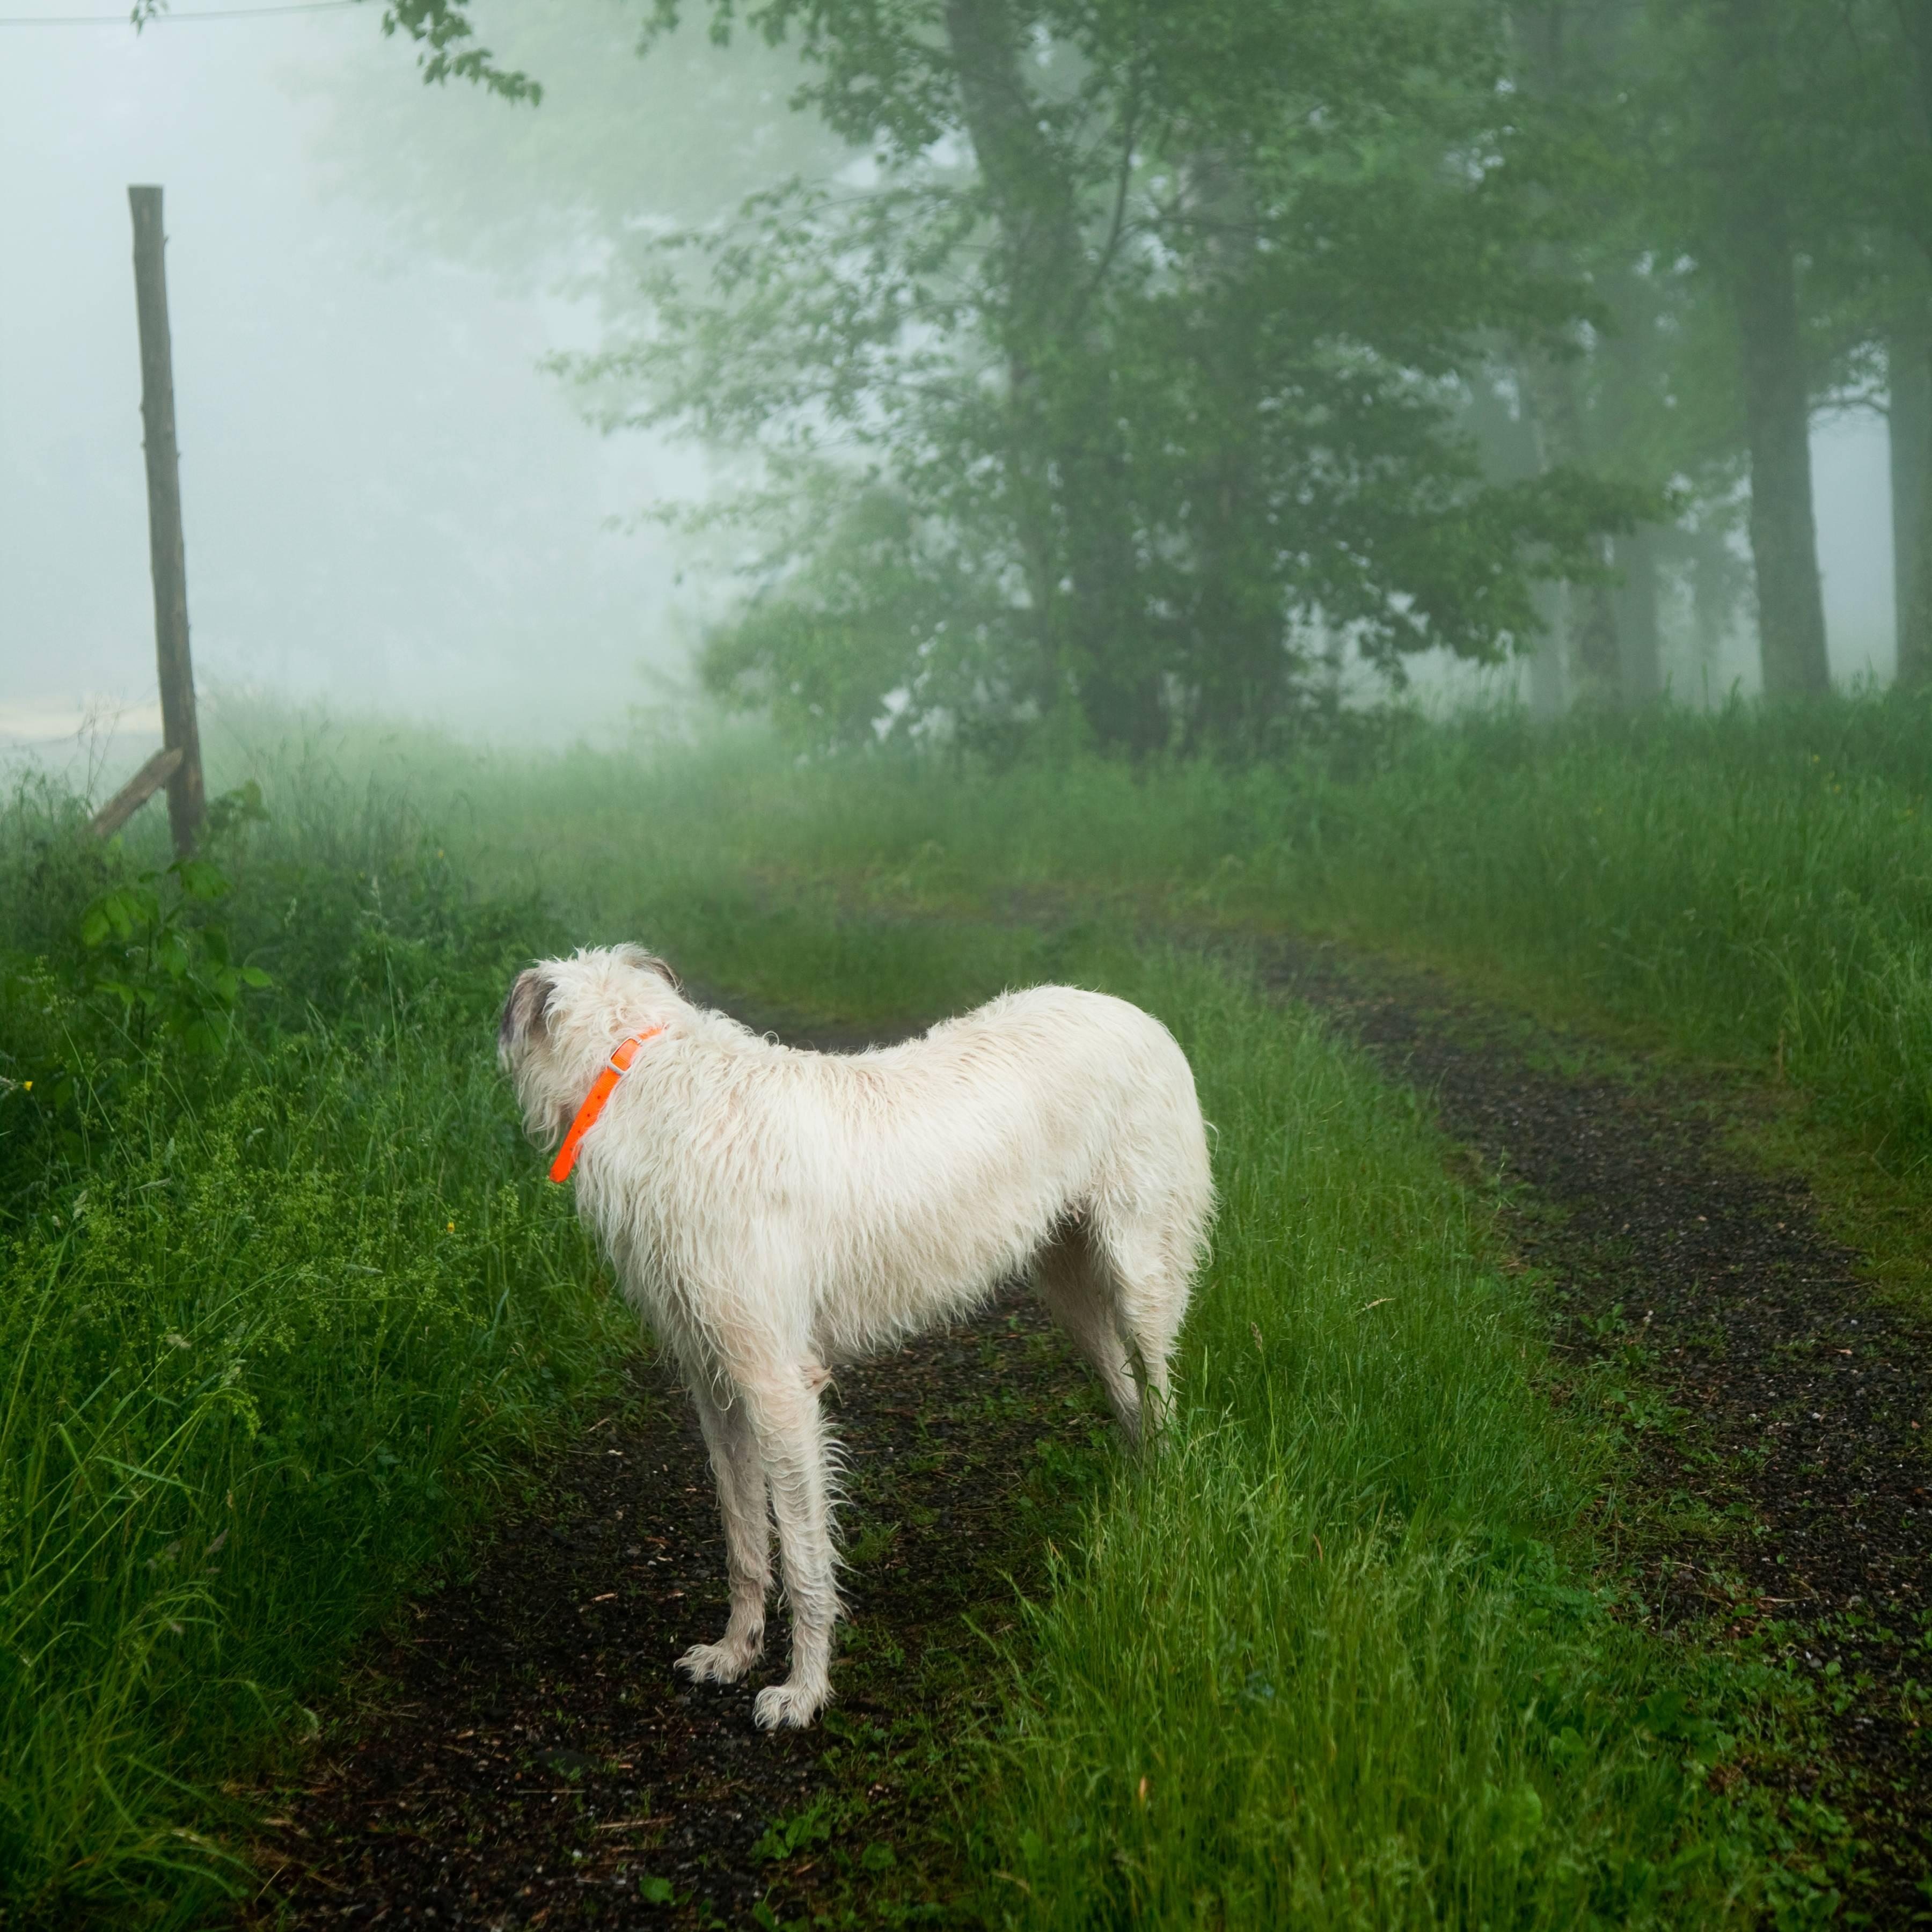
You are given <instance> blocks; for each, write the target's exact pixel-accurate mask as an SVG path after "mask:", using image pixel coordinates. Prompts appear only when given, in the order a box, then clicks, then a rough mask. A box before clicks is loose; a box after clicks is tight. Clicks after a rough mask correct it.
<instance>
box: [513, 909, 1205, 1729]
mask: <svg viewBox="0 0 1932 1932" xmlns="http://www.w3.org/2000/svg"><path fill="white" fill-rule="evenodd" d="M499 1058H501V1060H502V1063H503V1064H504V1066H505V1067H506V1068H507V1069H508V1070H509V1071H510V1073H511V1074H512V1076H514V1079H515V1082H516V1088H517V1099H518V1100H519V1101H520V1103H521V1105H522V1108H523V1118H524V1121H525V1123H526V1125H527V1126H528V1127H529V1131H530V1133H531V1134H532V1136H533V1137H535V1138H537V1139H541V1140H544V1141H546V1142H550V1143H554V1142H556V1141H557V1140H558V1139H559V1137H562V1139H563V1141H564V1148H563V1151H562V1154H559V1157H558V1161H557V1165H556V1167H555V1168H553V1170H552V1173H553V1178H561V1177H562V1175H564V1174H565V1173H567V1172H568V1171H569V1169H570V1166H571V1162H572V1160H574V1159H578V1160H580V1164H579V1165H577V1166H576V1169H575V1173H576V1182H577V1211H578V1213H579V1214H581V1215H582V1217H583V1219H584V1220H585V1222H586V1224H587V1225H588V1226H589V1227H590V1228H591V1229H592V1230H593V1231H594V1232H595V1234H596V1235H597V1237H598V1239H599V1241H601V1243H602V1244H603V1246H604V1249H605V1250H606V1251H607V1253H608V1254H609V1256H610V1260H611V1262H612V1264H613V1266H614V1267H615V1268H616V1272H617V1276H618V1279H619V1281H620V1283H622V1287H623V1290H624V1292H625V1295H626V1296H627V1297H628V1299H629V1300H630V1301H631V1303H632V1304H634V1306H635V1307H636V1308H637V1310H638V1313H640V1315H641V1316H643V1318H644V1319H646V1321H647V1322H649V1325H650V1326H651V1327H652V1329H653V1330H654V1331H655V1332H656V1334H657V1335H658V1339H659V1340H661V1341H662V1342H663V1343H665V1344H667V1346H669V1348H670V1349H671V1350H672V1352H673V1353H674V1354H675V1355H676V1358H677V1360H678V1362H679V1366H680V1367H681V1369H682V1371H683V1375H684V1379H685V1382H686V1383H687V1385H688V1386H689V1388H690V1391H691V1399H692V1400H693V1401H694V1403H696V1405H697V1413H698V1418H699V1420H700V1422H701V1423H702V1424H703V1430H704V1439H705V1442H706V1445H707V1446H708V1447H709V1451H710V1454H711V1465H712V1470H713V1472H714V1473H715V1476H716V1478H717V1483H718V1501H719V1504H720V1506H721V1509H722V1511H723V1514H724V1539H725V1546H726V1549H727V1552H728V1556H729V1565H730V1583H731V1613H730V1621H729V1622H728V1623H727V1625H726V1627H725V1631H724V1637H723V1638H722V1640H721V1641H720V1642H718V1643H715V1644H711V1643H701V1644H699V1645H697V1646H695V1647H694V1649H691V1650H690V1651H689V1652H687V1653H686V1654H685V1656H684V1657H683V1658H681V1659H680V1660H679V1663H680V1667H682V1669H683V1670H685V1671H686V1672H688V1673H689V1674H690V1675H691V1676H692V1677H693V1678H695V1679H700V1680H709V1681H712V1682H718V1683H730V1682H734V1681H735V1680H736V1679H738V1678H739V1677H741V1676H743V1675H744V1673H745V1671H746V1670H748V1668H749V1667H750V1666H751V1663H752V1662H753V1661H754V1659H755V1658H757V1656H758V1655H759V1653H760V1651H761V1649H763V1640H764V1628H765V1598H766V1594H767V1592H769V1589H770V1587H771V1567H770V1562H769V1536H768V1527H767V1517H766V1497H767V1495H768V1494H769V1499H770V1505H771V1511H772V1514H774V1515H775V1517H777V1519H778V1546H779V1553H780V1556H781V1559H782V1561H783V1564H784V1587H785V1594H786V1596H787V1598H788V1599H789V1601H790V1606H791V1613H792V1623H793V1629H792V1657H791V1674H790V1677H789V1678H788V1679H787V1681H786V1682H784V1683H783V1684H782V1685H772V1686H771V1687H770V1688H768V1689H766V1690H764V1691H760V1693H759V1694H758V1698H757V1706H756V1715H757V1721H758V1722H759V1724H761V1725H765V1726H772V1725H778V1724H810V1723H811V1721H812V1719H813V1718H814V1717H815V1716H817V1714H818V1712H819V1711H820V1709H822V1708H823V1706H824V1704H825V1703H826V1700H827V1699H828V1698H829V1697H830V1695H831V1683H830V1679H829V1666H830V1662H831V1649H832V1625H833V1623H834V1622H835V1620H836V1619H837V1617H838V1592H837V1589H836V1586H835V1580H834V1574H833V1572H834V1568H835V1563H836V1562H837V1558H836V1554H835V1550H834V1549H833V1546H832V1534H831V1527H830V1524H829V1520H828V1506H829V1501H830V1496H829V1489H830V1484H829V1472H828V1468H827V1450H828V1443H827V1439H826V1430H825V1425H824V1422H823V1418H821V1416H820V1411H819V1394H820V1391H821V1390H822V1389H823V1387H824V1386H825V1384H826V1381H827V1379H829V1376H830V1374H831V1372H832V1370H833V1369H834V1368H835V1367H837V1365H838V1364H840V1363H841V1362H847V1361H853V1360H854V1359H856V1358H860V1357H862V1356H864V1355H869V1354H871V1353H873V1352H876V1351H877V1350H880V1349H884V1348H886V1347H889V1346H892V1344H894V1343H897V1342H898V1341H900V1340H902V1339H903V1338H904V1337H906V1336H907V1335H910V1334H913V1333H915V1332H916V1331H919V1330H921V1329H925V1328H932V1327H933V1326H935V1325H937V1324H939V1323H941V1322H947V1321H950V1320H953V1319H956V1318H958V1317H959V1316H962V1315H963V1314H965V1313H968V1311H970V1310H973V1309H974V1308H976V1307H979V1306H980V1305H981V1304H984V1303H985V1302H986V1301H987V1300H989V1298H991V1297H992V1295H993V1294H994V1293H995V1291H996V1290H997V1289H998V1287H999V1286H1000V1285H1001V1283H1003V1282H1005V1281H1007V1280H1010V1279H1011V1278H1013V1277H1014V1276H1016V1275H1018V1274H1028V1275H1030V1276H1031V1279H1032V1280H1033V1282H1034V1286H1036V1288H1037V1290H1038V1292H1039V1293H1040V1297H1041V1299H1042V1300H1043V1301H1045V1303H1046V1305H1047V1307H1048V1308H1049V1310H1052V1313H1053V1314H1054V1316H1055V1317H1056V1318H1057V1319H1058V1320H1059V1322H1061V1325H1063V1326H1064V1328H1065V1329H1066V1330H1067V1333H1068V1334H1069V1335H1070V1336H1071V1337H1072V1338H1073V1341H1074V1343H1076V1346H1078V1347H1079V1349H1080V1350H1081V1351H1082V1353H1083V1354H1084V1355H1085V1356H1086V1358H1087V1359H1088V1361H1090V1362H1091V1364H1093V1365H1094V1369H1095V1370H1097V1373H1099V1375H1100V1379H1101V1381H1102V1382H1103V1383H1104V1384H1105V1385H1106V1391H1107V1394H1108V1396H1109V1399H1110V1400H1111V1401H1112V1404H1113V1407H1114V1411H1115V1415H1117V1416H1118V1418H1119V1421H1120V1424H1121V1428H1122V1430H1124V1432H1125V1433H1126V1434H1127V1436H1128V1437H1129V1438H1130V1439H1138V1438H1139V1436H1140V1435H1141V1433H1142V1424H1143V1419H1144V1418H1145V1419H1146V1420H1147V1421H1148V1422H1150V1423H1153V1422H1157V1421H1158V1419H1159V1417H1160V1412H1161V1410H1162V1409H1163V1407H1164V1406H1165V1405H1166V1402H1167V1400H1168V1358H1169V1355H1170V1354H1171V1353H1172V1350H1173V1348H1174V1343H1175V1335H1176V1334H1177V1332H1178V1330H1179V1328H1180V1327H1181V1317H1182V1316H1183V1314H1184V1313H1185V1311H1186V1310H1187V1294H1188V1285H1189V1283H1190V1280H1191V1278H1192V1277H1193V1273H1194V1270H1195V1268H1196V1265H1198V1263H1199V1260H1200V1259H1201V1256H1202V1252H1203V1249H1204V1247H1205V1241H1206V1236H1207V1230H1208V1221H1209V1218H1210V1217H1211V1214H1212V1211H1213V1205H1214V1192H1213V1184H1212V1181H1211V1178H1210V1175H1209V1172H1208V1147H1207V1137H1206V1133H1205V1130H1204V1128H1203V1127H1202V1119H1201V1109H1200V1106H1199V1103H1197V1101H1196V1098H1195V1093H1194V1079H1193V1074H1192V1073H1191V1072H1190V1070H1189V1067H1188V1064H1187V1058H1186V1057H1185V1056H1184V1055H1183V1054H1182V1052H1181V1049H1180V1048H1179V1046H1177V1045H1176V1044H1175V1040H1174V1039H1173V1037H1172V1035H1171V1034H1169V1032H1168V1031H1167V1030H1166V1028H1164V1027H1163V1026H1162V1025H1160V1022H1158V1021H1156V1020H1154V1019H1151V1018H1150V1017H1149V1016H1148V1015H1147V1014H1145V1013H1142V1011H1141V1010H1139V1008H1138V1007H1132V1006H1130V1005H1128V1004H1127V1003H1126V1002H1125V1001H1122V1000H1116V999H1111V998H1108V997H1107V996H1106V995H1104V994H1100V993H1088V992H1079V991H1078V990H1076V989H1074V988H1072V987H1069V986H1039V987H1035V988H1034V989H1032V990H1031V991H1030V992H1018V993H1007V994H1005V995H1002V996H1001V998H998V999H997V1000H995V1001H992V1003H991V1004H989V1005H987V1006H984V1007H980V1008H979V1009H978V1010H977V1011H975V1012H973V1013H968V1014H967V1015H965V1016H964V1017H963V1018H962V1019H955V1020H949V1021H947V1022H945V1023H944V1025H939V1026H936V1027H935V1028H933V1029H932V1031H931V1032H930V1033H929V1034H926V1036H925V1037H924V1038H923V1039H920V1040H911V1041H909V1042H907V1043H905V1044H904V1045H903V1046H891V1047H884V1048H880V1049H874V1050H873V1051H871V1052H865V1053H859V1054H853V1055H842V1054H824V1053H808V1052H796V1051H794V1050H793V1049H790V1048H788V1047H784V1046H779V1045H778V1044H777V1043H775V1041H773V1040H770V1039H769V1038H765V1037H760V1035H758V1034H754V1033H752V1032H751V1031H748V1029H747V1028H745V1027H742V1026H741V1025H739V1024H738V1022H736V1021H735V1020H733V1019H729V1018H727V1016H725V1015H724V1014H722V1013H712V1012H710V1011H708V1010H706V1009H704V1008H703V1007H697V1006H694V1005H693V1004H691V1002H690V1001H688V1000H686V999H685V998H684V997H683V995H682V992H681V990H680V989H679V985H678V982H677V979H676V975H675V974H673V973H672V972H671V971H670V968H668V967H667V966H666V965H664V962H662V961H661V960H660V959H656V958H655V957H654V956H652V954H650V953H646V952H645V951H644V950H643V949H642V948H641V947H633V946H618V947H607V948H597V949H593V950H586V951H583V952H580V953H577V956H575V957H574V959H553V960H548V961H546V962H544V963H542V964H541V965H538V966H536V967H534V968H532V969H531V970H530V971H528V972H526V973H524V974H523V975H521V977H520V978H519V979H518V980H517V983H516V985H515V986H514V988H513V989H511V994H510V997H509V1001H508V1004H507V1005H506V1006H505V1009H504V1012H503V1025H502V1034H501V1035H500V1037H499ZM618 1062H621V1063H622V1064H623V1067H624V1070H622V1072H621V1073H620V1072H619V1071H617V1070H616V1064H615V1063H618ZM593 1090H594V1091H593ZM600 1109H601V1111H600ZM566 1130H568V1131H566Z"/></svg>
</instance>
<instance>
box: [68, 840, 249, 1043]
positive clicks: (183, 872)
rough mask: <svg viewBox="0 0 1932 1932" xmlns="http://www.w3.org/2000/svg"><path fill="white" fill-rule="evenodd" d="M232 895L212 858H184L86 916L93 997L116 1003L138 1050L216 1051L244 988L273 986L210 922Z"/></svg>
mask: <svg viewBox="0 0 1932 1932" xmlns="http://www.w3.org/2000/svg"><path fill="white" fill-rule="evenodd" d="M229 890H230V886H229V881H228V879H227V877H226V874H224V873H223V871H221V870H220V868H219V867H218V866H217V865H214V864H213V863H212V862H211V861H209V860H208V859H188V858H183V859H175V862H173V864H172V865H169V867H168V868H166V871H160V872H154V871H145V872H139V873H136V874H135V875H134V876H133V877H132V878H131V879H129V880H125V881H124V883H121V884H119V885H116V886H110V888H109V889H108V890H107V891H106V892H103V893H102V894H101V896H100V897H99V898H97V899H96V900H95V901H94V902H93V904H91V905H90V906H89V907H88V908H87V910H86V912H85V913H83V914H82V915H81V921H80V937H81V939H82V941H83V944H86V945H87V946H88V947H91V948H92V949H93V950H94V952H95V956H96V962H97V964H96V971H95V974H93V976H92V987H91V990H92V992H93V993H94V994H95V995H96V996H97V997H98V996H101V995H105V996H107V998H108V999H109V1000H110V1001H114V1002H117V1003H118V1006H119V1008H120V1016H121V1022H122V1023H123V1025H125V1026H126V1027H127V1028H128V1030H129V1031H130V1034H131V1035H132V1037H133V1040H134V1042H135V1043H136V1046H146V1045H147V1044H148V1043H149V1042H150V1041H151V1040H157V1039H169V1040H176V1041H178V1043H180V1044H181V1046H183V1047H184V1048H185V1049H187V1051H188V1052H191V1053H199V1054H215V1053H219V1052H220V1051H221V1049H222V1048H223V1046H226V1044H227V1041H228V1037H229V1028H230V1025H232V1023H233V1019H234V1015H235V1006H236V1001H238V1000H239V998H240V997H241V995H242V989H243V988H244V987H253V988H257V989H259V988H261V987H264V986H268V985H269V984H270V981H269V976H268V974H266V973H264V972H263V971H262V969H261V968H260V967H259V966H250V965H243V964H241V963H239V962H237V961H236V959H235V958H234V956H233V950H232V949H231V947H230V946H229V939H228V929H227V928H226V926H222V925H220V923H218V922H217V921H216V920H214V919H211V918H210V917H208V916H206V909H207V908H208V907H211V906H212V905H213V904H215V903H216V902H217V901H219V900H220V899H222V898H226V896H227V895H228V892H229ZM197 914H199V915H200V916H196V915H197Z"/></svg>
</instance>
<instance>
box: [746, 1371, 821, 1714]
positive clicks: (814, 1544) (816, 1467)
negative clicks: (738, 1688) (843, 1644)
mask: <svg viewBox="0 0 1932 1932" xmlns="http://www.w3.org/2000/svg"><path fill="white" fill-rule="evenodd" d="M823 1381H824V1377H823V1375H822V1374H818V1375H816V1376H814V1374H812V1373H810V1372H809V1371H808V1369H807V1367H805V1365H803V1364H793V1365H791V1366H789V1367H784V1368H781V1369H777V1370H772V1369H771V1368H769V1367H766V1368H764V1369H763V1370H762V1371H761V1372H760V1373H757V1375H756V1376H755V1377H753V1376H746V1377H745V1378H744V1379H742V1381H741V1382H740V1387H741V1388H742V1390H743V1391H744V1399H745V1406H746V1407H747V1408H748V1409H749V1411H750V1413H751V1427H753V1429H754V1430H756V1431H757V1439H758V1451H759V1454H760V1457H762V1458H763V1463H764V1469H765V1475H766V1480H767V1481H769V1483H770V1484H771V1494H772V1514H773V1515H774V1516H775V1517H777V1518H778V1555H779V1559H780V1560H781V1562H782V1563H783V1565H784V1587H785V1598H786V1601H787V1602H788V1603H789V1604H790V1607H791V1675H790V1676H789V1677H788V1678H787V1679H786V1680H785V1682H784V1683H782V1684H773V1685H769V1686H767V1687H766V1688H765V1689H764V1690H763V1691H760V1692H759V1693H758V1697H757V1703H756V1704H755V1705H754V1707H753V1711H754V1715H755V1716H756V1718H757V1721H758V1722H759V1724H761V1725H762V1726H763V1727H765V1728H766V1730H772V1729H775V1727H778V1726H779V1725H781V1724H810V1723H811V1721H812V1719H813V1718H815V1717H817V1715H818V1714H819V1712H820V1711H821V1710H823V1709H824V1707H825V1705H826V1701H827V1700H829V1698H830V1697H831V1695H832V1679H831V1668H832V1625H833V1624H834V1623H835V1622H837V1621H838V1587H837V1585H836V1584H835V1582H834V1580H833V1577H832V1530H831V1523H830V1515H829V1501H830V1499H829V1495H828V1493H827V1492H828V1487H829V1484H828V1481H827V1477H826V1454H825V1437H824V1425H823V1421H822V1420H821V1418H820V1415H819V1409H818V1391H819V1389H820V1387H821V1386H822V1385H823Z"/></svg>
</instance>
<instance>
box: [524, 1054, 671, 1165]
mask: <svg viewBox="0 0 1932 1932" xmlns="http://www.w3.org/2000/svg"><path fill="white" fill-rule="evenodd" d="M663 1031H664V1028H662V1027H661V1026H654V1027H646V1028H645V1029H644V1031H643V1032H642V1033H634V1034H631V1037H630V1038H629V1039H628V1040H619V1042H618V1043H617V1045H616V1051H615V1052H613V1053H612V1055H610V1059H609V1060H608V1061H606V1062H605V1064H604V1069H603V1070H602V1072H601V1073H599V1074H598V1076H597V1078H596V1079H595V1080H594V1081H592V1082H591V1085H590V1091H589V1094H587V1095H586V1097H585V1099H584V1102H583V1106H580V1108H578V1109H577V1118H576V1119H575V1120H574V1121H571V1124H570V1131H569V1133H567V1134H565V1136H564V1137H563V1145H562V1146H561V1147H560V1148H558V1149H557V1151H556V1160H553V1161H552V1162H551V1163H550V1178H551V1180H553V1181H556V1183H557V1184H559V1186H561V1185H562V1183H563V1182H565V1181H568V1179H569V1178H570V1170H571V1169H572V1168H573V1167H574V1166H576V1165H577V1142H579V1141H580V1140H582V1139H583V1136H585V1135H586V1134H587V1133H589V1131H590V1130H591V1129H592V1127H595V1125H596V1124H597V1116H598V1115H599V1114H601V1113H602V1112H603V1111H604V1102H605V1101H606V1100H609V1099H610V1096H611V1095H612V1094H613V1093H614V1092H615V1091H616V1086H617V1082H619V1081H620V1080H621V1079H623V1077H624V1076H625V1074H626V1073H628V1072H629V1071H630V1067H631V1061H634V1059H636V1058H637V1049H638V1048H639V1047H640V1046H643V1043H644V1042H645V1041H646V1040H655V1039H656V1038H657V1037H658V1034H661V1033H662V1032H663Z"/></svg>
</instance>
